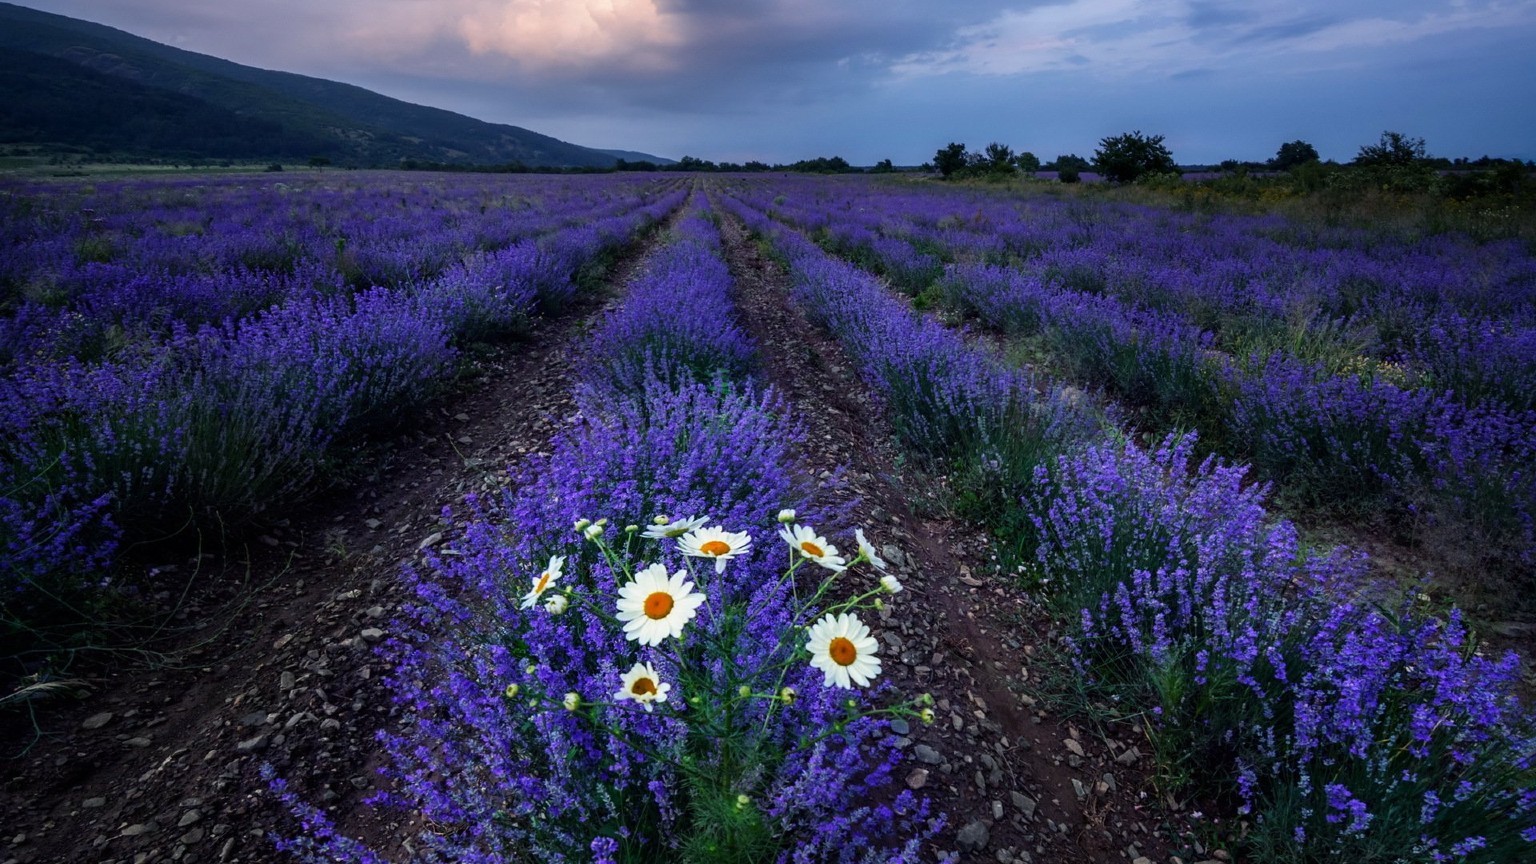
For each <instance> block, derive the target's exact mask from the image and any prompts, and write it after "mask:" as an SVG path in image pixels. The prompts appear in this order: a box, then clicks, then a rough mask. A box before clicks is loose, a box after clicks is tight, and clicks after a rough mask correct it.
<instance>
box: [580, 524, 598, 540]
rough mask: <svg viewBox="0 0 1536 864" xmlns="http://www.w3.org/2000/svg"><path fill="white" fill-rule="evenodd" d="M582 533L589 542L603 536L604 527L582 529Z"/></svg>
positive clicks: (596, 526) (590, 526)
mask: <svg viewBox="0 0 1536 864" xmlns="http://www.w3.org/2000/svg"><path fill="white" fill-rule="evenodd" d="M581 533H582V535H583V536H585V537H586V538H587V539H588V540H596V539H597V538H599V537H601V536H603V526H601V525H588V526H587V527H586V528H584V529H582V532H581Z"/></svg>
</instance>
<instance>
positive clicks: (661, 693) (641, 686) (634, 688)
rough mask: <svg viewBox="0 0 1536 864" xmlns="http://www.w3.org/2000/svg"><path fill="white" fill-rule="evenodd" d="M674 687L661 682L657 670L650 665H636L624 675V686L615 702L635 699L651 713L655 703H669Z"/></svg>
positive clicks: (614, 696)
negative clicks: (668, 699)
mask: <svg viewBox="0 0 1536 864" xmlns="http://www.w3.org/2000/svg"><path fill="white" fill-rule="evenodd" d="M670 692H672V685H671V684H668V683H666V682H664V681H662V680H661V676H660V675H657V674H656V668H655V667H654V666H652V665H651V664H649V663H636V664H635V665H634V666H632V667H630V670H629V671H628V672H625V673H624V676H623V686H622V687H620V688H619V692H617V693H615V694H613V699H614V701H615V702H619V701H623V700H625V699H633V700H634V701H636V702H638V703H640V705H641V706H642V707H644V708H645V710H646V711H647V712H649V711H650V710H651V708H652V704H651V703H653V702H665V701H667V694H668V693H670Z"/></svg>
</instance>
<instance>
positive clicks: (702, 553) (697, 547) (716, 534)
mask: <svg viewBox="0 0 1536 864" xmlns="http://www.w3.org/2000/svg"><path fill="white" fill-rule="evenodd" d="M677 546H678V548H679V549H681V550H682V553H683V554H684V555H691V556H693V557H695V558H713V559H714V560H715V572H716V573H724V572H725V564H726V562H727V561H729V560H731V559H732V558H735V557H737V556H740V555H745V554H747V553H748V552H751V551H752V535H750V534H748V533H746V532H745V531H727V530H725V528H724V527H722V526H719V525H716V526H715V527H713V528H695V529H694V530H692V531H689V532H688V533H687V534H684V535H683V536H682V537H681V538H679V539H678V541H677Z"/></svg>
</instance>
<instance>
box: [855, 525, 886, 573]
mask: <svg viewBox="0 0 1536 864" xmlns="http://www.w3.org/2000/svg"><path fill="white" fill-rule="evenodd" d="M853 536H854V539H855V540H858V541H859V552H860V553H861V554H863V556H864V557H865V558H868V559H869V563H871V564H873V565H875V569H876V570H884V569H885V566H886V565H885V559H884V558H881V557H880V553H878V552H876V551H875V547H874V544H872V543H870V542H869V541H868V540H866V539H864V529H863V528H855V529H853Z"/></svg>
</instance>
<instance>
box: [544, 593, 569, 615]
mask: <svg viewBox="0 0 1536 864" xmlns="http://www.w3.org/2000/svg"><path fill="white" fill-rule="evenodd" d="M569 605H570V601H569V600H566V599H565V595H564V594H556V595H555V596H553V597H551V598H549V599H548V600H545V601H544V610H545V611H546V612H548V613H549V614H551V615H561V614H564V612H565V610H566V607H567V606H569Z"/></svg>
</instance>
